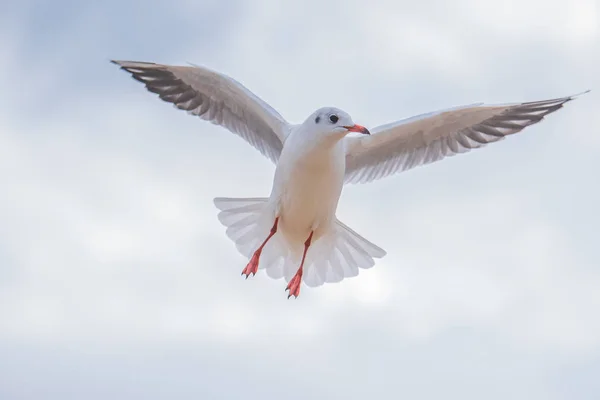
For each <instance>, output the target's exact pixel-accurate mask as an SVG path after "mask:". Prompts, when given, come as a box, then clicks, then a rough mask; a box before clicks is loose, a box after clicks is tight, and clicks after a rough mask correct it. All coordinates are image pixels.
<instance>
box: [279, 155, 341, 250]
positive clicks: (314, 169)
mask: <svg viewBox="0 0 600 400" xmlns="http://www.w3.org/2000/svg"><path fill="white" fill-rule="evenodd" d="M282 161H283V163H284V164H282V165H286V168H285V170H282V171H280V172H281V174H280V176H279V177H278V178H279V182H278V186H279V188H278V189H279V204H278V205H279V217H280V224H281V229H282V231H283V233H284V235H286V236H288V238H289V239H293V240H295V241H300V240H301V241H304V240H306V238H307V237H308V235H309V234H310V232H311V231H314V234H313V240H316V239H318V237H319V236H321V234H322V233H323V232H324V231H325V230H326V229H327V228H328V227H329V225H330V224H331V223H332V221H333V218H334V216H335V210H336V208H337V204H338V200H339V197H340V194H341V191H342V187H343V181H344V168H345V164H344V158H343V154H340V152H339V151H336V149H332V151H329V152H327V151H323V152H314V154H307V155H305V156H304V157H290V159H289V160H286V159H284V160H280V163H281V162H282ZM276 175H277V173H276ZM276 180H277V179H276Z"/></svg>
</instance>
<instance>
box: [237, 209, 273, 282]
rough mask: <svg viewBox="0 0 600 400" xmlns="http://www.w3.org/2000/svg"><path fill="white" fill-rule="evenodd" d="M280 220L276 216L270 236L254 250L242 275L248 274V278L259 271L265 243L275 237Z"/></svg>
mask: <svg viewBox="0 0 600 400" xmlns="http://www.w3.org/2000/svg"><path fill="white" fill-rule="evenodd" d="M278 222H279V217H277V218H275V223H274V224H273V227H272V228H271V233H269V236H267V238H266V239H265V241H264V242H263V243H262V244H261V245H260V247H259V248H258V249H257V250H256V251H255V252H254V255H253V256H252V258H251V259H250V262H248V265H246V268H244V270H243V271H242V275H246V279H248V277H249V276H250V274H252V275H256V273H257V272H258V261H259V258H260V254H261V253H262V250H263V247H265V245H266V244H267V242H268V241H269V239H271V238H272V237H273V235H274V234H275V232H277V223H278Z"/></svg>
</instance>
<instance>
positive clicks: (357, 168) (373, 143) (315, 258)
mask: <svg viewBox="0 0 600 400" xmlns="http://www.w3.org/2000/svg"><path fill="white" fill-rule="evenodd" d="M111 62H113V63H115V64H117V65H119V66H120V67H121V69H123V70H125V71H127V72H129V73H131V75H132V76H133V78H135V79H136V80H138V81H140V82H142V83H143V84H144V85H145V87H146V89H148V90H149V91H150V92H153V93H156V94H158V96H159V97H160V98H161V99H162V100H164V101H166V102H169V103H172V104H174V105H175V106H176V107H177V108H179V109H181V110H185V111H187V112H188V113H190V114H191V115H195V116H198V117H200V118H202V119H203V120H205V121H209V122H211V123H213V124H216V125H220V126H222V127H224V128H226V129H228V130H229V131H231V132H232V133H234V134H236V135H238V136H240V137H241V138H243V139H244V140H246V141H247V142H248V143H249V144H250V145H252V146H253V147H254V148H256V149H257V150H258V151H260V152H261V153H262V154H263V155H264V156H266V157H268V158H269V159H270V160H271V161H272V162H273V163H274V164H275V165H276V168H275V173H274V178H273V185H272V189H271V194H270V195H269V197H264V198H226V197H217V198H215V199H214V204H215V206H216V207H217V208H218V210H220V211H219V213H218V218H219V221H220V222H221V223H222V224H223V225H224V226H225V227H226V228H227V229H226V233H227V236H228V237H229V238H230V239H231V240H232V241H233V242H234V243H235V246H236V248H237V249H238V251H239V252H240V253H241V254H242V255H244V256H245V257H247V258H248V259H249V261H248V264H247V265H246V267H245V268H244V269H243V271H242V275H243V276H245V277H246V278H248V276H250V275H255V274H256V273H257V271H258V269H265V271H266V273H267V275H268V276H270V277H271V278H274V279H279V278H285V280H286V282H287V287H286V291H289V293H288V299H289V298H290V296H294V297H296V298H297V297H298V295H299V294H300V286H301V284H302V282H304V284H305V285H307V286H309V287H316V286H320V285H322V284H323V283H325V282H328V283H331V282H339V281H341V280H342V279H344V278H348V277H352V276H356V275H358V271H359V269H361V268H370V267H372V266H373V265H374V264H375V261H374V259H375V258H381V257H383V256H384V255H385V254H386V252H385V251H384V250H383V249H381V248H380V247H378V246H377V245H375V244H373V243H371V242H370V241H369V240H367V239H365V238H364V237H362V236H361V235H359V234H358V233H356V232H355V231H353V230H352V229H350V228H349V227H348V226H346V225H345V224H343V223H342V222H341V221H340V220H338V219H337V217H336V209H337V205H338V201H339V198H340V195H341V192H342V188H343V186H344V184H345V183H366V182H371V181H374V180H377V179H381V178H384V177H386V176H390V175H392V174H396V173H399V172H402V171H406V170H408V169H411V168H414V167H417V166H419V165H424V164H429V163H432V162H434V161H439V160H441V159H443V158H445V157H450V156H453V155H455V154H459V153H464V152H467V151H469V150H471V149H476V148H480V147H483V146H485V145H486V144H488V143H491V142H497V141H499V140H501V139H504V138H505V137H506V136H508V135H512V134H514V133H517V132H520V131H521V130H523V128H525V127H527V126H529V125H533V124H535V123H537V122H540V121H541V120H542V119H543V118H544V117H545V116H546V115H548V114H550V113H553V112H554V111H556V110H558V109H560V108H562V107H563V105H564V104H565V103H567V102H568V101H571V100H573V99H574V98H575V97H577V96H579V95H573V96H567V97H561V98H556V99H551V100H540V101H532V102H526V103H512V104H496V105H484V104H483V103H479V104H471V105H466V106H460V107H454V108H449V109H444V110H439V111H435V112H430V113H427V114H422V115H418V116H415V117H412V118H408V119H404V120H400V121H397V122H392V123H389V124H385V125H381V126H378V127H376V128H373V129H371V131H369V130H368V129H367V128H365V127H364V126H361V125H358V124H356V123H354V121H353V120H352V117H350V115H348V113H346V112H344V111H342V110H340V109H339V108H335V107H324V108H319V109H318V110H316V111H315V112H313V113H312V114H311V115H309V116H308V117H307V118H306V119H305V120H304V122H302V123H301V124H290V123H289V122H287V121H286V120H285V119H284V118H283V117H282V116H281V115H280V114H279V113H278V112H277V111H276V110H275V109H273V108H272V107H271V106H269V105H268V104H267V103H265V102H264V101H263V100H261V99H260V98H259V97H257V96H256V95H255V94H254V93H252V92H251V91H250V90H248V89H247V88H246V87H245V86H243V85H242V84H241V83H240V82H238V81H236V80H235V79H233V78H231V77H229V76H227V75H224V74H222V73H219V72H216V71H213V70H210V69H208V68H205V67H201V66H195V65H194V66H174V65H165V64H156V63H148V62H137V61H114V60H113V61H111ZM584 93H587V92H584ZM581 94H583V93H581ZM350 132H357V133H359V134H360V135H350V136H349V135H348V134H349V133H350Z"/></svg>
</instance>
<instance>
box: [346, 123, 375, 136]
mask: <svg viewBox="0 0 600 400" xmlns="http://www.w3.org/2000/svg"><path fill="white" fill-rule="evenodd" d="M344 128H346V129H348V131H350V132H359V133H362V134H363V135H370V134H371V132H369V130H368V129H367V128H365V127H364V126H362V125H357V124H354V125H352V126H345V127H344Z"/></svg>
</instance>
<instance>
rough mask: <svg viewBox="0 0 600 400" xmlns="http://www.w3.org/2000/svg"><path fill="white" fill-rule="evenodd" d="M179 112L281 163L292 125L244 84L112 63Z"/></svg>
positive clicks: (193, 70) (194, 72) (188, 70)
mask: <svg viewBox="0 0 600 400" xmlns="http://www.w3.org/2000/svg"><path fill="white" fill-rule="evenodd" d="M112 62H113V63H115V64H117V65H119V66H120V67H121V68H122V69H124V70H125V71H128V72H130V73H131V74H132V76H133V78H135V79H136V80H138V81H140V82H142V83H143V84H144V85H145V86H146V89H148V90H149V91H150V92H153V93H156V94H158V95H159V97H160V98H161V99H162V100H164V101H167V102H169V103H173V104H174V105H175V106H176V107H177V108H179V109H181V110H185V111H187V112H188V113H190V114H192V115H196V116H198V117H200V118H202V119H203V120H206V121H209V122H211V123H213V124H215V125H220V126H222V127H224V128H227V129H228V130H229V131H231V132H233V133H235V134H236V135H238V136H240V137H242V138H243V139H244V140H246V141H247V142H248V143H250V144H251V145H252V146H253V147H254V148H256V149H257V150H259V151H260V152H261V153H262V154H263V155H264V156H266V157H268V158H269V159H270V160H271V161H273V162H277V160H278V159H279V155H280V154H281V149H282V148H283V142H284V141H285V138H286V136H287V134H288V131H289V124H288V123H287V121H285V119H283V117H282V116H281V115H279V113H277V111H275V110H274V109H273V108H272V107H271V106H269V105H268V104H267V103H265V102H264V101H262V100H261V99H260V98H258V97H257V96H256V95H254V94H253V93H252V92H251V91H250V90H248V89H247V88H245V87H244V86H243V85H242V84H240V83H239V82H237V81H236V80H234V79H233V78H230V77H228V76H226V75H224V74H221V73H218V72H215V71H212V70H209V69H207V68H204V67H198V66H172V65H162V64H155V63H147V62H136V61H114V60H113V61H112Z"/></svg>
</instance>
